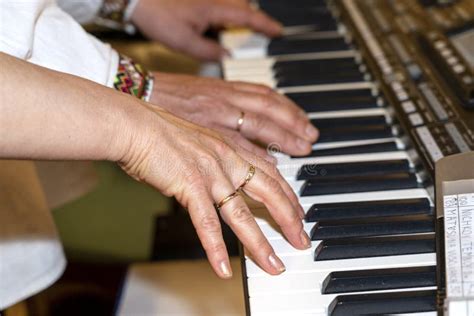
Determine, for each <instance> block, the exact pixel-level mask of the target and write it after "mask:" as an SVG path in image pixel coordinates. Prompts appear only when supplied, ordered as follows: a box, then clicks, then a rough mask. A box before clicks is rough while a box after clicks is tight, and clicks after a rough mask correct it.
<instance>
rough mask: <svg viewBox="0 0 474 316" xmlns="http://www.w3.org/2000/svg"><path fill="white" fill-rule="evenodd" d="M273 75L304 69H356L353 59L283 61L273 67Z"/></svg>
mask: <svg viewBox="0 0 474 316" xmlns="http://www.w3.org/2000/svg"><path fill="white" fill-rule="evenodd" d="M272 68H273V73H274V74H285V73H286V72H291V71H300V70H305V69H311V70H313V71H314V70H319V71H329V70H332V71H334V70H340V69H353V68H355V69H358V65H357V63H356V61H355V59H354V58H352V57H349V58H329V59H309V60H285V61H277V62H276V63H275V64H274V65H273V67H272Z"/></svg>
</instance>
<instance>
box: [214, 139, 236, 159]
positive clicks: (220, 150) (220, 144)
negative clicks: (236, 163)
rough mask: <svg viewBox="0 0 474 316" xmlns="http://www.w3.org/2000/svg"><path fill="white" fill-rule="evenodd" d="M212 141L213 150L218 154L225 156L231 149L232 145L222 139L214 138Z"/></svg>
mask: <svg viewBox="0 0 474 316" xmlns="http://www.w3.org/2000/svg"><path fill="white" fill-rule="evenodd" d="M212 142H213V144H212V145H213V148H214V151H215V152H216V153H217V155H219V156H226V155H227V154H229V152H231V151H232V147H230V145H229V144H227V143H226V142H225V141H224V140H223V139H220V138H215V139H213V141H212Z"/></svg>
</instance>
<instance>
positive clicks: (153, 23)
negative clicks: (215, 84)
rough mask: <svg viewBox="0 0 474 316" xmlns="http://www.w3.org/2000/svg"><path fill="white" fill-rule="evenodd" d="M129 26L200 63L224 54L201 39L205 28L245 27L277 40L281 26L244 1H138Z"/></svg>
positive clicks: (220, 48)
mask: <svg viewBox="0 0 474 316" xmlns="http://www.w3.org/2000/svg"><path fill="white" fill-rule="evenodd" d="M131 18H132V22H133V23H134V24H135V25H136V26H137V27H138V28H139V29H140V31H141V32H142V33H143V34H145V35H146V36H148V37H149V38H150V39H153V40H157V41H160V42H162V43H163V44H165V45H167V46H169V47H171V48H173V49H176V50H178V51H181V52H183V53H186V54H189V55H191V56H193V57H195V58H199V59H204V60H217V59H219V58H220V57H222V56H224V55H225V54H226V50H225V49H224V48H223V47H222V46H220V45H219V44H218V43H217V42H215V41H212V40H210V39H206V38H204V36H203V34H204V32H206V30H208V29H209V28H213V27H225V26H229V25H231V26H239V27H248V28H251V29H253V30H254V31H257V32H261V33H264V34H265V35H268V36H271V37H273V36H278V35H280V33H281V25H280V24H279V23H278V22H276V21H275V20H273V19H272V18H270V17H269V16H267V15H266V14H264V13H263V12H261V11H259V10H255V9H253V8H252V7H251V6H250V5H249V3H248V1H246V0H140V1H139V3H138V5H137V7H136V9H135V11H134V12H133V14H132V17H131Z"/></svg>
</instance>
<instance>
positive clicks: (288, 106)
mask: <svg viewBox="0 0 474 316" xmlns="http://www.w3.org/2000/svg"><path fill="white" fill-rule="evenodd" d="M239 86H240V85H239V84H235V85H234V87H236V88H237V89H239ZM244 89H246V88H244ZM257 89H259V90H264V89H265V88H257ZM257 89H255V90H257ZM262 92H263V91H262ZM227 101H228V102H229V103H231V104H233V105H234V106H237V107H239V108H243V109H246V110H249V111H253V112H256V113H259V114H262V115H264V116H267V117H270V118H271V119H272V120H273V121H274V122H275V123H277V124H279V125H280V126H282V127H284V128H285V129H287V130H288V131H291V132H292V133H294V134H295V135H298V136H301V137H302V138H304V139H305V140H307V141H309V142H311V143H314V142H315V141H316V139H317V137H318V130H317V129H316V128H315V127H314V126H313V125H312V124H311V122H310V121H309V119H308V116H307V115H306V113H305V112H304V111H302V110H301V109H300V108H298V106H297V105H296V104H294V103H293V102H292V101H291V100H289V99H288V98H286V97H284V96H282V95H280V94H278V93H276V92H275V91H273V90H272V89H270V88H268V90H267V89H265V91H264V93H259V92H241V91H239V92H237V91H236V92H234V93H228V94H227Z"/></svg>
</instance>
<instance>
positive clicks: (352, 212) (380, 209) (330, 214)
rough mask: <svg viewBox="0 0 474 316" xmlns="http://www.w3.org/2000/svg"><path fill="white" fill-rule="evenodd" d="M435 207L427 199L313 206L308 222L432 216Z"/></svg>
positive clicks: (308, 214)
mask: <svg viewBox="0 0 474 316" xmlns="http://www.w3.org/2000/svg"><path fill="white" fill-rule="evenodd" d="M431 214H433V207H432V206H431V203H430V200H429V199H427V198H418V199H402V200H383V201H363V202H341V203H327V204H313V205H312V206H311V207H310V209H309V210H308V212H307V213H306V216H305V220H306V222H316V221H330V220H342V219H357V218H372V217H384V216H387V217H389V216H403V215H431Z"/></svg>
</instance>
